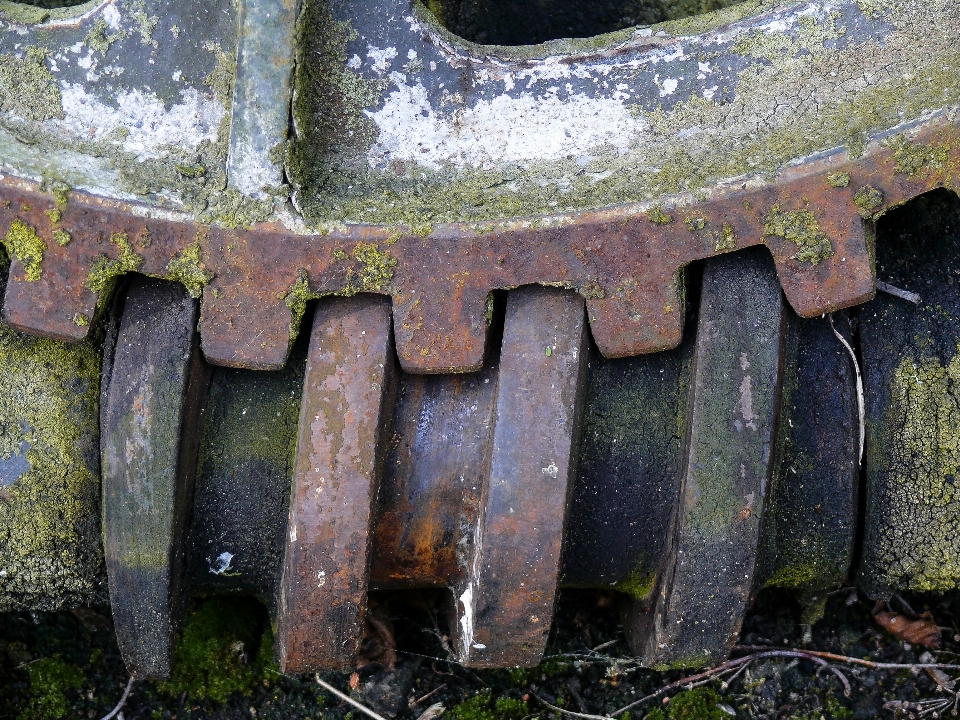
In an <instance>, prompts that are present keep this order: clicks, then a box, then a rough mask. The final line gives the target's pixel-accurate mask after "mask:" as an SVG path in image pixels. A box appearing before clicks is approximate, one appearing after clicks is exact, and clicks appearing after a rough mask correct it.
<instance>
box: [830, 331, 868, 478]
mask: <svg viewBox="0 0 960 720" xmlns="http://www.w3.org/2000/svg"><path fill="white" fill-rule="evenodd" d="M828 317H829V318H830V329H831V330H833V334H834V335H836V336H837V340H839V341H840V342H841V343H843V346H844V347H845V348H846V349H847V352H848V353H850V360H851V361H852V362H853V370H854V372H856V373H857V411H858V412H859V415H860V458H859V460H858V464H859V465H863V445H864V440H865V439H866V434H867V411H866V407H865V404H864V401H863V376H862V375H861V374H860V363H858V362H857V354H856V353H855V352H854V351H853V348H852V347H850V343H848V342H847V339H846V338H845V337H844V336H843V335H841V334H840V333H838V332H837V328H836V327H834V325H833V313H830V315H828Z"/></svg>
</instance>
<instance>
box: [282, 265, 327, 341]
mask: <svg viewBox="0 0 960 720" xmlns="http://www.w3.org/2000/svg"><path fill="white" fill-rule="evenodd" d="M317 297H319V296H318V295H317V294H316V293H313V292H311V290H310V278H309V277H308V276H307V271H306V270H303V269H301V270H300V271H299V273H297V279H296V280H295V281H294V282H293V285H291V286H290V291H289V292H288V293H287V296H286V297H285V298H284V302H285V303H286V304H287V307H288V308H290V314H291V315H290V338H291V341H292V340H293V338H295V337H297V334H298V333H299V332H300V323H301V321H302V320H303V314H304V313H305V312H306V311H307V303H308V302H310V301H311V300H315V299H316V298H317Z"/></svg>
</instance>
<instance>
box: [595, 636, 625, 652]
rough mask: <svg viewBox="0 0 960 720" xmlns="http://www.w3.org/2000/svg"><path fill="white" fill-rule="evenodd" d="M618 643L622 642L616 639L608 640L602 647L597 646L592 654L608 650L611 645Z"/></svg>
mask: <svg viewBox="0 0 960 720" xmlns="http://www.w3.org/2000/svg"><path fill="white" fill-rule="evenodd" d="M618 642H620V641H619V640H617V639H616V638H614V639H613V640H607V641H606V642H605V643H603V644H601V645H597V646H596V647H595V648H593V650H591V651H590V652H592V653H595V652H600V651H601V650H605V649H606V648H608V647H610V646H611V645H616V644H617V643H618Z"/></svg>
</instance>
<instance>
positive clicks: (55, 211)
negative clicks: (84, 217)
mask: <svg viewBox="0 0 960 720" xmlns="http://www.w3.org/2000/svg"><path fill="white" fill-rule="evenodd" d="M43 214H44V215H46V216H47V217H48V218H50V222H52V223H53V224H54V225H56V224H57V223H58V222H60V219H61V218H62V217H63V215H62V214H61V212H60V208H50V209H49V210H44V211H43Z"/></svg>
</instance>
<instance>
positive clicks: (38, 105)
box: [0, 47, 63, 122]
mask: <svg viewBox="0 0 960 720" xmlns="http://www.w3.org/2000/svg"><path fill="white" fill-rule="evenodd" d="M46 57H47V56H46V53H45V52H44V51H43V50H41V49H39V48H36V47H28V48H27V49H26V52H25V53H24V55H23V57H17V56H16V55H11V54H0V112H8V113H13V114H14V115H17V116H19V117H22V118H23V119H24V120H33V121H35V122H41V121H43V120H49V119H50V118H55V117H63V99H62V97H61V95H60V86H59V85H58V84H57V81H56V79H55V78H54V77H53V75H52V74H51V73H50V71H49V70H47V66H46Z"/></svg>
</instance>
